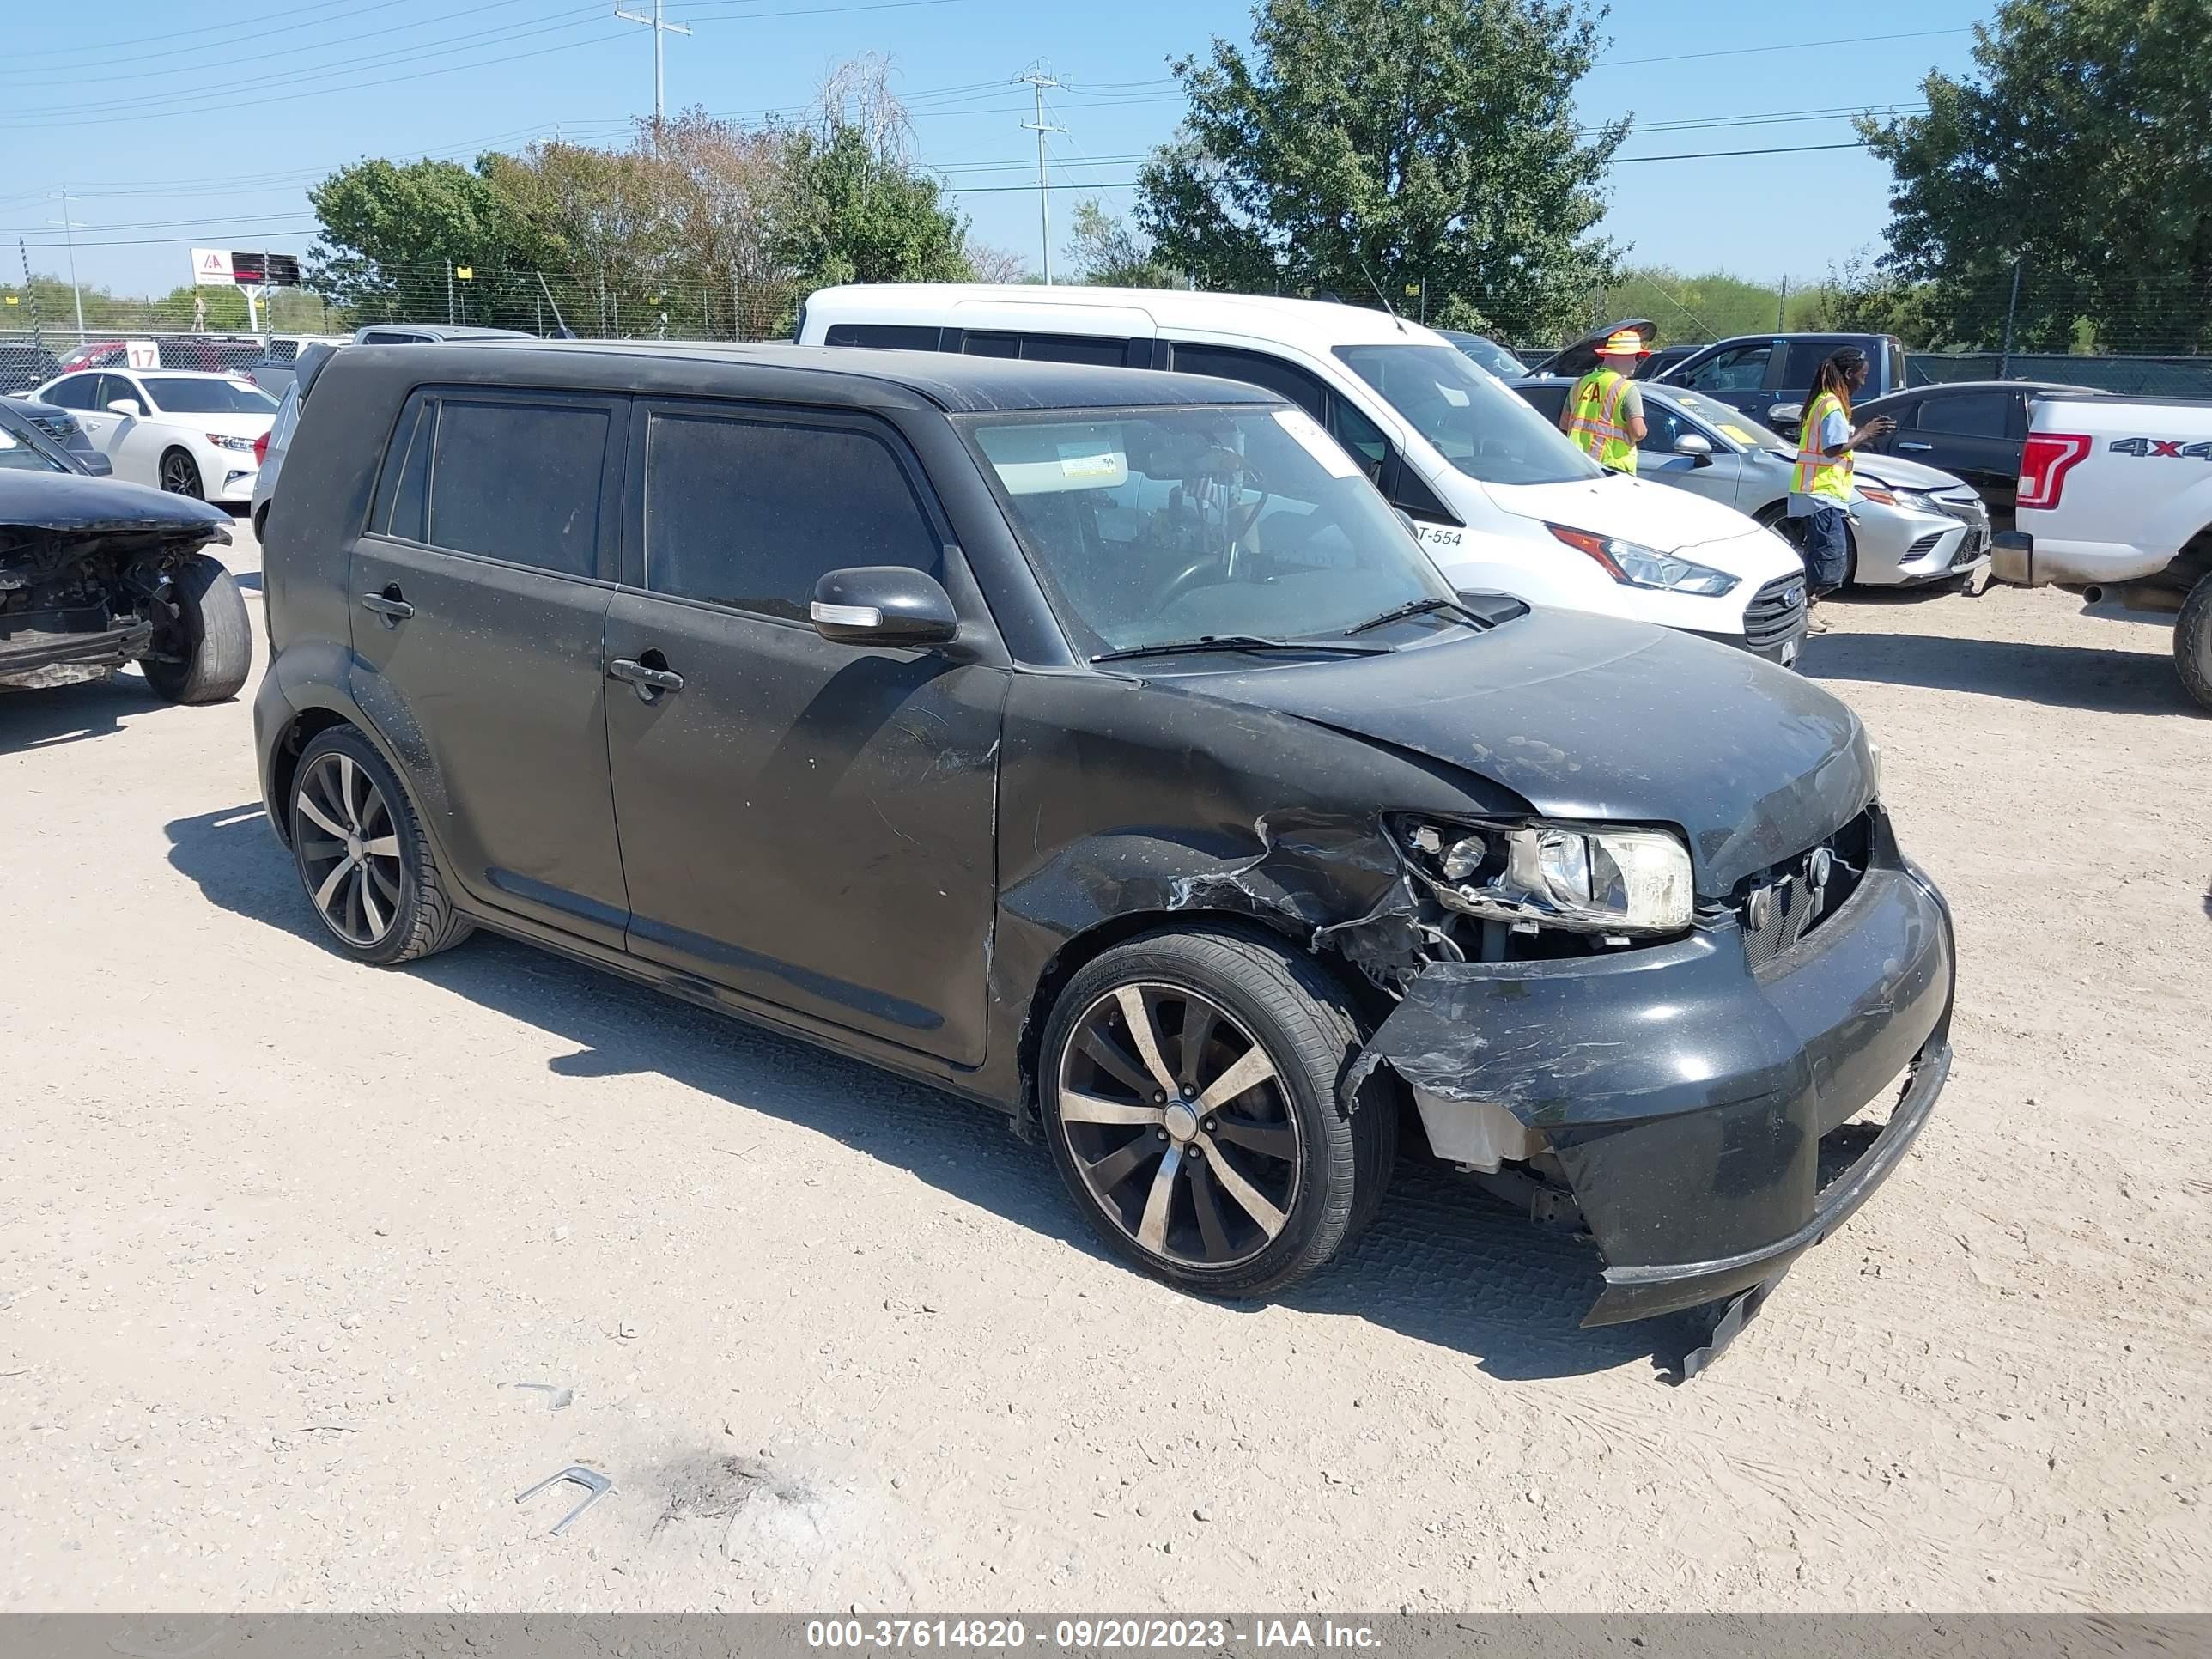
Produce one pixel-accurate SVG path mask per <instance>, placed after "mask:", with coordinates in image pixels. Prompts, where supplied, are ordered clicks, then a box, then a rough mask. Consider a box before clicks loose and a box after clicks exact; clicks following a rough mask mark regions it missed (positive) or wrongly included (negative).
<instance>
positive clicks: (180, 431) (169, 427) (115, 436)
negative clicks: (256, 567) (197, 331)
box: [38, 368, 276, 501]
mask: <svg viewBox="0 0 2212 1659" xmlns="http://www.w3.org/2000/svg"><path fill="white" fill-rule="evenodd" d="M38 396H39V397H40V398H41V399H42V400H43V401H45V402H46V403H50V404H57V405H58V406H59V407H61V408H63V409H66V410H69V411H70V414H72V415H74V416H76V420H77V424H78V425H80V426H82V428H84V430H85V433H86V435H87V436H88V437H89V438H91V440H92V442H93V447H94V448H95V449H97V450H99V451H100V453H101V454H103V455H105V456H106V457H107V459H108V461H109V463H110V464H111V465H112V466H113V467H114V469H115V476H116V477H118V478H121V479H124V480H125V481H126V482H127V483H141V484H152V485H155V486H156V487H157V488H160V489H166V490H168V491H170V492H171V493H172V494H174V495H195V496H197V497H198V498H199V499H200V500H202V501H249V500H251V499H252V495H253V475H254V474H255V473H256V472H257V471H259V470H260V465H261V464H260V461H259V459H258V457H257V455H256V454H255V453H254V444H255V442H256V441H257V440H258V439H260V438H261V437H263V436H264V435H265V434H266V433H267V432H268V430H269V428H270V425H271V424H272V423H274V422H275V421H276V399H275V398H272V397H270V395H269V394H268V393H267V392H264V391H263V390H262V389H261V388H260V387H259V386H255V385H254V384H253V383H252V381H250V380H240V378H238V377H237V376H235V375H232V374H199V373H197V372H191V371H187V370H184V369H167V368H147V369H137V368H87V369H80V370H78V371H77V372H76V374H64V375H62V376H61V377H60V378H59V379H58V380H49V381H47V382H46V385H44V386H40V388H39V391H38Z"/></svg>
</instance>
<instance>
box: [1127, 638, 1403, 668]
mask: <svg viewBox="0 0 2212 1659" xmlns="http://www.w3.org/2000/svg"><path fill="white" fill-rule="evenodd" d="M1389 649H1390V647H1389V646H1387V645H1343V644H1340V643H1339V642H1338V641H1334V640H1270V639H1263V638H1261V636H1260V635H1257V634H1202V635H1200V636H1199V637H1198V638H1196V639H1194V640H1169V641H1165V642H1164V643H1163V644H1159V645H1131V646H1125V647H1122V648H1121V650H1119V651H1101V652H1100V653H1098V654H1097V656H1095V657H1093V658H1091V661H1093V662H1127V660H1128V659H1130V658H1132V657H1165V656H1170V655H1173V654H1175V653H1179V652H1183V651H1312V652H1319V653H1321V654H1322V655H1323V656H1328V657H1376V656H1383V655H1385V654H1387V653H1389Z"/></svg>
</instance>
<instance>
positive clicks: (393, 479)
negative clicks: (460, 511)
mask: <svg viewBox="0 0 2212 1659" xmlns="http://www.w3.org/2000/svg"><path fill="white" fill-rule="evenodd" d="M289 401H290V403H291V405H292V407H293V408H294V409H295V410H296V409H297V408H298V407H299V404H298V401H297V399H289ZM437 422H438V401H437V399H436V398H423V397H417V398H415V400H414V401H413V402H411V403H410V404H408V406H407V409H406V411H405V412H404V414H402V415H401V416H400V417H399V422H398V425H397V426H395V427H394V428H392V447H391V449H390V450H389V451H387V452H386V455H385V458H384V475H385V483H384V485H383V488H384V489H385V490H386V494H387V500H388V505H387V506H386V508H385V510H384V512H383V513H380V515H379V516H378V517H377V519H376V520H375V523H376V525H377V526H379V527H380V528H381V529H382V530H383V531H384V532H385V533H386V535H391V536H397V537H398V538H400V539H401V540H403V541H410V542H419V541H421V540H422V539H423V537H422V515H423V513H424V510H425V509H426V508H427V507H428V505H429V501H430V439H431V436H432V435H433V434H434V433H435V430H436V428H437ZM271 442H272V443H273V442H274V440H273V439H272V440H271Z"/></svg>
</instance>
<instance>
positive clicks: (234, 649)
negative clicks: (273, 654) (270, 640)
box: [138, 553, 253, 702]
mask: <svg viewBox="0 0 2212 1659" xmlns="http://www.w3.org/2000/svg"><path fill="white" fill-rule="evenodd" d="M169 593H170V599H171V602H172V603H173V604H174V605H175V606H176V610H177V614H176V617H175V618H174V619H173V621H171V622H170V623H168V625H167V626H166V627H157V628H156V629H155V631H154V644H155V649H157V650H159V651H160V652H161V660H159V661H156V660H155V659H152V658H149V659H146V660H145V661H143V662H142V663H140V664H139V665H138V668H139V671H140V672H141V673H143V674H144V675H145V676H146V684H149V686H151V687H153V689H154V692H155V696H160V697H163V698H166V699H167V701H168V702H228V701H229V700H230V699H231V698H233V697H234V696H237V695H238V692H239V688H240V686H242V685H244V684H246V675H247V674H249V673H250V672H252V668H253V629H252V625H251V624H250V623H248V622H247V621H246V599H245V596H244V595H242V594H241V593H240V592H239V591H238V579H237V578H236V577H234V576H233V575H232V574H230V572H229V571H228V570H226V569H224V568H222V562H221V561H220V560H216V559H211V558H210V557H209V556H207V555H206V554H204V553H195V554H192V555H191V556H190V557H188V558H187V559H185V562H183V563H182V564H180V565H179V567H178V568H177V570H176V573H175V574H173V575H172V576H171V577H170V579H169Z"/></svg>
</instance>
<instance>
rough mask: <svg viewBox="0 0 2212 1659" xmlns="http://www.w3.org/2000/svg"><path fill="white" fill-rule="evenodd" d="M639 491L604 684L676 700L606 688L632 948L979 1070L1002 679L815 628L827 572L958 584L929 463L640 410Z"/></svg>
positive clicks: (993, 895) (690, 408)
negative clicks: (632, 675) (883, 568)
mask: <svg viewBox="0 0 2212 1659" xmlns="http://www.w3.org/2000/svg"><path fill="white" fill-rule="evenodd" d="M629 475H630V477H631V478H632V480H633V483H632V485H631V488H630V490H629V504H628V505H627V506H626V507H625V509H624V514H623V517H624V525H625V535H626V541H627V544H628V545H627V547H626V550H625V555H624V561H623V577H624V580H623V588H622V590H621V592H618V593H617V595H616V597H615V600H614V604H613V606H612V609H611V611H610V613H609V615H608V617H607V625H606V656H607V659H608V664H609V668H610V671H611V672H616V673H625V672H631V671H632V670H631V669H630V668H629V665H636V667H637V668H639V669H644V670H649V671H652V672H653V673H654V674H656V675H674V676H675V677H676V678H677V679H678V680H679V681H680V684H677V685H672V686H671V685H667V684H664V685H663V686H661V687H659V688H656V687H655V686H653V685H651V684H635V683H633V682H629V681H620V682H616V683H611V684H609V686H608V690H607V698H608V738H609V747H610V750H611V757H612V766H613V779H614V791H615V805H616V811H617V816H618V817H619V819H620V822H621V826H622V854H623V868H624V870H625V871H626V872H628V875H629V897H630V903H631V906H632V908H633V910H634V912H635V915H634V917H633V919H632V921H631V924H630V929H629V948H630V950H631V951H633V952H634V953H635V955H637V956H640V957H645V958H647V959H648V960H650V961H653V962H655V963H660V964H662V965H664V966H666V967H671V968H675V969H679V970H681V971H683V972H684V973H687V974H690V975H696V976H698V977H699V978H702V979H704V980H707V981H711V982H713V983H715V984H718V985H720V986H723V987H727V988H729V989H730V990H732V991H735V992H737V993H739V994H741V995H743V996H745V997H748V998H752V999H756V1000H760V1001H763V1002H766V1003H769V1004H773V1005H775V1006H780V1007H782V1008H785V1009H789V1010H793V1011H795V1012H799V1013H801V1014H804V1015H806V1016H809V1017H811V1018H815V1019H819V1020H823V1021H827V1022H829V1023H831V1024H836V1025H839V1026H842V1027H845V1028H847V1029H848V1030H856V1031H860V1032H863V1033H866V1035H868V1036H874V1037H878V1038H881V1039H883V1040H884V1041H887V1042H894V1043H897V1044H899V1045H901V1046H902V1047H904V1048H911V1049H916V1050H920V1051H921V1052H922V1053H925V1054H933V1055H936V1056H939V1057H940V1058H942V1059H945V1060H951V1061H953V1062H955V1063H957V1064H960V1065H964V1066H973V1065H975V1064H977V1063H978V1062H980V1061H981V1059H982V1057H983V1030H984V1023H983V1017H984V1009H985V1006H986V1005H987V1000H988V991H987V963H988V960H989V946H990V938H991V926H992V921H993V917H994V912H995V908H996V904H997V860H996V852H995V845H994V834H993V823H994V810H995V801H996V798H997V790H998V762H997V755H998V744H999V733H1000V712H1001V709H1002V708H1003V705H1004V702H1005V699H1006V680H1007V677H1006V674H1005V673H1004V672H1003V671H1000V670H998V669H994V668H987V667H981V666H976V665H972V664H968V663H963V662H959V661H956V660H954V659H952V658H951V657H949V656H947V655H946V654H945V653H941V652H939V651H934V650H930V651H914V650H878V649H871V648H868V647H860V646H852V645H840V644H833V643H832V642H830V641H828V640H825V639H823V637H822V636H821V635H819V634H817V633H816V632H815V631H814V629H813V627H812V626H811V623H809V621H808V620H807V607H808V605H809V602H810V601H811V599H812V596H813V592H814V588H815V584H816V583H817V581H819V580H820V579H821V578H822V577H823V575H824V574H827V573H828V572H829V571H831V570H835V569H839V568H845V567H848V566H853V565H887V564H903V565H909V566H912V567H914V568H919V569H922V570H926V571H927V572H928V573H929V574H932V575H934V576H937V577H939V579H940V580H943V579H944V577H945V572H946V566H947V562H948V558H949V555H948V552H947V548H948V545H949V544H950V541H951V535H950V532H949V529H948V528H947V526H945V521H944V519H943V516H942V513H940V512H939V509H938V508H937V507H936V506H935V504H934V502H933V500H932V498H931V496H930V495H929V492H928V490H927V484H926V482H925V479H924V477H923V474H922V472H921V468H920V466H919V465H918V463H917V462H916V461H915V458H914V456H913V455H912V453H910V451H909V450H908V447H907V446H906V444H905V442H904V441H903V440H902V438H901V437H900V435H898V434H897V432H896V430H895V429H894V428H891V427H890V426H888V425H887V424H884V422H879V421H878V420H876V419H874V418H873V417H872V416H864V415H860V414H858V413H847V412H840V411H818V410H817V411H810V410H796V409H782V408H774V407H761V406H756V405H742V404H719V403H718V404H708V403H689V402H676V401H669V402H660V403H651V404H648V403H646V402H644V401H642V400H641V402H640V403H639V404H638V407H637V414H636V419H635V427H634V429H633V431H632V434H631V437H630V465H629ZM955 586H956V591H957V585H955ZM972 620H974V621H975V622H977V623H980V624H981V625H983V626H987V625H988V622H989V618H988V617H987V616H985V615H982V614H981V613H980V612H978V613H977V614H976V615H975V617H973V618H972Z"/></svg>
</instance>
